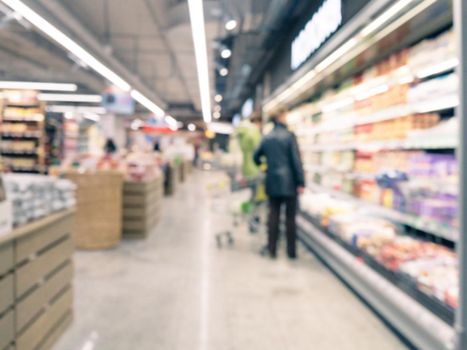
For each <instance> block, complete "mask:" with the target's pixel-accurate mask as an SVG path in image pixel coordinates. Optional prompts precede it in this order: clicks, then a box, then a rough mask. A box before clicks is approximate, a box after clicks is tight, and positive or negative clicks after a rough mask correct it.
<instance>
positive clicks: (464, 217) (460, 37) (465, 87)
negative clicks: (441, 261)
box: [453, 0, 467, 350]
mask: <svg viewBox="0 0 467 350" xmlns="http://www.w3.org/2000/svg"><path fill="white" fill-rule="evenodd" d="M453 3H454V27H455V31H456V36H457V44H458V56H459V62H460V64H459V67H458V75H459V99H460V104H459V107H458V110H457V114H458V117H459V122H460V124H459V125H460V127H459V148H458V152H457V156H458V160H459V169H460V174H459V228H460V235H459V240H458V242H457V252H458V256H459V287H460V290H459V306H458V308H457V313H456V324H455V330H456V349H457V350H463V349H467V330H466V326H467V241H466V239H467V236H466V234H467V213H466V210H467V152H466V147H467V139H466V137H465V135H466V134H467V108H466V100H467V61H466V59H467V3H466V1H465V0H453Z"/></svg>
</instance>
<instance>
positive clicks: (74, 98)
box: [39, 94, 102, 103]
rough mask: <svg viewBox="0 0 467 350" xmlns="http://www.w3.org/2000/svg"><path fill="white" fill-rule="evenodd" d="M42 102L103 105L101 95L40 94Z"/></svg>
mask: <svg viewBox="0 0 467 350" xmlns="http://www.w3.org/2000/svg"><path fill="white" fill-rule="evenodd" d="M39 100H40V101H46V102H87V103H101V102H102V96H101V95H74V94H39Z"/></svg>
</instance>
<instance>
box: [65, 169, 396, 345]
mask: <svg viewBox="0 0 467 350" xmlns="http://www.w3.org/2000/svg"><path fill="white" fill-rule="evenodd" d="M215 178H217V179H219V176H217V175H216V176H214V175H213V174H203V173H197V174H195V175H194V176H193V177H192V178H191V179H190V181H189V183H188V184H186V185H184V186H183V188H182V189H181V190H180V191H179V192H178V193H177V195H176V196H175V197H174V198H171V199H169V200H167V204H166V208H165V212H164V217H163V221H162V222H161V224H160V225H159V226H158V227H157V229H156V230H155V232H154V233H153V235H152V236H151V237H150V238H149V239H148V240H147V241H142V242H134V241H133V242H124V244H123V245H122V246H121V247H120V248H118V249H116V250H113V251H108V252H95V253H84V252H80V253H78V254H77V255H76V282H75V286H76V301H75V311H76V315H75V320H74V324H73V325H72V327H71V329H70V330H69V331H68V332H67V333H66V335H65V336H64V338H63V339H62V340H61V341H60V343H59V344H57V346H56V349H57V350H93V349H99V350H129V349H137V350H155V349H157V350H188V349H190V350H192V349H193V350H224V349H225V350H237V349H239V350H240V349H251V350H263V349H264V350H276V349H278V350H279V349H280V350H282V349H284V350H289V349H290V350H292V349H293V350H301V349H303V350H305V349H306V350H308V349H314V350H327V349H330V350H331V349H332V350H334V349H340V350H346V349H348V350H353V349H358V350H366V349H368V350H373V349H379V350H386V349H387V350H398V349H405V346H404V345H403V344H402V343H400V341H399V340H398V338H397V337H395V336H394V335H393V334H392V333H391V331H389V330H388V329H387V328H386V327H385V325H384V324H383V323H382V322H381V321H380V320H379V319H378V318H377V317H375V316H374V315H373V313H372V312H371V311H369V310H368V309H367V307H366V306H364V305H363V304H362V303H361V302H360V301H359V300H358V299H357V298H356V297H355V296H354V295H353V294H352V293H351V292H349V291H348V290H347V289H346V287H345V286H343V285H342V284H341V282H340V281H338V280H337V279H336V278H335V277H334V276H333V275H332V274H331V273H330V272H329V271H328V270H327V269H326V268H324V267H323V266H322V265H321V264H320V263H319V262H317V261H316V260H315V259H314V258H313V257H311V256H310V255H309V254H308V253H307V252H305V251H301V260H300V261H299V262H297V263H289V262H288V261H287V260H285V258H284V257H283V256H281V257H280V258H279V260H278V261H270V260H267V259H264V258H262V257H260V256H259V255H258V254H256V252H257V251H258V250H259V249H260V247H261V245H262V241H263V240H262V239H260V238H259V237H257V236H256V237H252V236H249V235H247V234H246V233H245V234H239V239H238V241H237V245H236V247H235V248H234V249H231V250H217V248H216V247H215V245H214V240H213V234H214V233H215V232H218V231H219V230H221V229H223V228H225V227H226V226H227V225H228V223H229V222H230V221H229V220H228V219H227V218H226V217H225V215H220V214H219V212H220V210H218V209H219V207H218V204H219V201H213V200H212V199H211V198H210V196H209V195H208V194H207V192H206V186H207V184H208V183H210V182H213V181H214V179H215ZM216 207H217V208H216Z"/></svg>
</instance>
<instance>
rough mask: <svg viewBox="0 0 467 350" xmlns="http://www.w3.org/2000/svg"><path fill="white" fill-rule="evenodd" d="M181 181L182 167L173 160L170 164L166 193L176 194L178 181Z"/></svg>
mask: <svg viewBox="0 0 467 350" xmlns="http://www.w3.org/2000/svg"><path fill="white" fill-rule="evenodd" d="M179 181H180V167H179V166H177V165H176V164H175V162H172V163H171V164H170V170H169V172H168V176H167V184H166V187H165V195H166V196H172V195H174V194H175V192H176V191H177V188H178V182H179Z"/></svg>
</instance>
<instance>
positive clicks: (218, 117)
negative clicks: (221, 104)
mask: <svg viewBox="0 0 467 350" xmlns="http://www.w3.org/2000/svg"><path fill="white" fill-rule="evenodd" d="M212 116H213V117H214V119H221V113H220V112H214V113H213V114H212Z"/></svg>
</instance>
